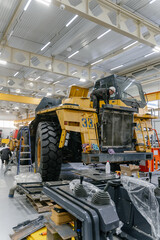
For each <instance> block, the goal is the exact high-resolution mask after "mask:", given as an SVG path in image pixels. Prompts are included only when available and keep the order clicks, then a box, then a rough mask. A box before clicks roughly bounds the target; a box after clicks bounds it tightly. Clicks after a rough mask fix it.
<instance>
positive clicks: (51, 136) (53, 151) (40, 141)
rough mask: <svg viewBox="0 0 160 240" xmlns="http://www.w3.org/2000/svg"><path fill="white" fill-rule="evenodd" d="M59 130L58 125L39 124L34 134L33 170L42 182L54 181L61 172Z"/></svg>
mask: <svg viewBox="0 0 160 240" xmlns="http://www.w3.org/2000/svg"><path fill="white" fill-rule="evenodd" d="M60 136H61V128H60V125H59V124H58V123H50V122H40V123H39V124H38V128H37V132H36V144H35V170H36V172H39V173H40V174H41V176H42V180H43V181H56V180H58V178H59V175H60V171H61V161H62V151H61V148H59V141H60Z"/></svg>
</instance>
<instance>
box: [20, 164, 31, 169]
mask: <svg viewBox="0 0 160 240" xmlns="http://www.w3.org/2000/svg"><path fill="white" fill-rule="evenodd" d="M20 167H21V168H22V167H29V168H30V167H33V165H32V166H31V165H27V164H26V165H21V166H20Z"/></svg>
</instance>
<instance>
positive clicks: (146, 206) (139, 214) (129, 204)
mask: <svg viewBox="0 0 160 240" xmlns="http://www.w3.org/2000/svg"><path fill="white" fill-rule="evenodd" d="M114 182H115V185H113V184H109V185H108V187H107V189H108V192H109V193H110V195H111V198H112V200H113V201H114V203H115V207H116V211H117V214H118V217H119V219H120V221H121V222H122V223H123V226H122V229H121V230H122V233H121V235H120V236H121V237H125V238H126V239H128V240H133V239H137V240H142V239H145V240H155V239H156V240H158V239H159V237H160V235H159V233H160V224H159V204H160V197H158V196H155V194H154V189H155V186H154V185H153V184H151V183H148V182H145V181H142V180H140V179H137V178H134V177H126V176H123V177H121V183H122V184H121V183H119V184H118V183H116V181H114V180H112V183H114ZM101 187H102V186H101ZM104 188H105V186H104V187H103V188H102V189H104Z"/></svg>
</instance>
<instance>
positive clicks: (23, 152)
mask: <svg viewBox="0 0 160 240" xmlns="http://www.w3.org/2000/svg"><path fill="white" fill-rule="evenodd" d="M24 153H30V152H20V154H24Z"/></svg>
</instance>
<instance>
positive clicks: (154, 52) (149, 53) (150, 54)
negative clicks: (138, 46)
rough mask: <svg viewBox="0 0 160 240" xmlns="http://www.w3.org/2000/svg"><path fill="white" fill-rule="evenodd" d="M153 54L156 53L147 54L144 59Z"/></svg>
mask: <svg viewBox="0 0 160 240" xmlns="http://www.w3.org/2000/svg"><path fill="white" fill-rule="evenodd" d="M155 53H156V52H152V53H149V54H147V55H145V56H144V57H149V56H151V55H152V54H155Z"/></svg>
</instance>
